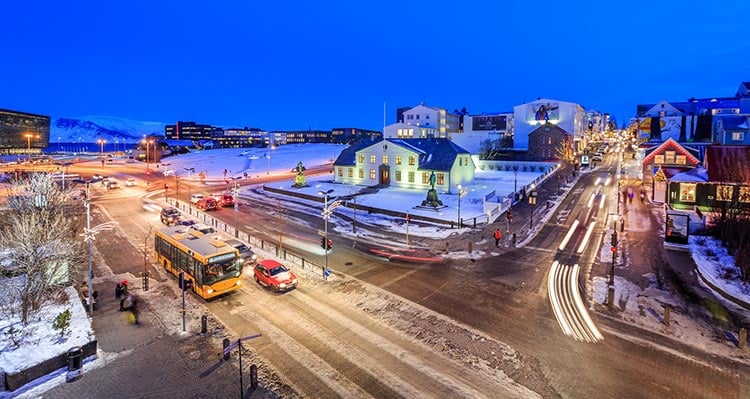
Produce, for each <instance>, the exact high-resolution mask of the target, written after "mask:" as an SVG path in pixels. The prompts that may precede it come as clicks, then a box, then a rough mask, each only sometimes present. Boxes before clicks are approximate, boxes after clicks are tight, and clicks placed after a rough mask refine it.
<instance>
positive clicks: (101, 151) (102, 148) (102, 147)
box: [96, 139, 107, 155]
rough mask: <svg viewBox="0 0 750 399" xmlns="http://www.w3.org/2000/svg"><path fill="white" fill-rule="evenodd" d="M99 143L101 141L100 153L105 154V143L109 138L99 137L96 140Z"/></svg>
mask: <svg viewBox="0 0 750 399" xmlns="http://www.w3.org/2000/svg"><path fill="white" fill-rule="evenodd" d="M96 142H97V143H99V155H104V143H106V142H107V140H104V139H99V140H96Z"/></svg>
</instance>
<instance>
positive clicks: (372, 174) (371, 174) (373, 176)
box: [370, 169, 375, 180]
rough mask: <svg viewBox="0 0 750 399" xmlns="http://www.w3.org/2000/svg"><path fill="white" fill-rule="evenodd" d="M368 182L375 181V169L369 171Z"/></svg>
mask: <svg viewBox="0 0 750 399" xmlns="http://www.w3.org/2000/svg"><path fill="white" fill-rule="evenodd" d="M370 180H375V169H370Z"/></svg>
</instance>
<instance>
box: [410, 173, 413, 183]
mask: <svg viewBox="0 0 750 399" xmlns="http://www.w3.org/2000/svg"><path fill="white" fill-rule="evenodd" d="M409 183H414V172H409Z"/></svg>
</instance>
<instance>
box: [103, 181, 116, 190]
mask: <svg viewBox="0 0 750 399" xmlns="http://www.w3.org/2000/svg"><path fill="white" fill-rule="evenodd" d="M105 187H107V190H114V189H116V188H120V185H119V184H117V182H116V181H108V182H107V184H106V185H105Z"/></svg>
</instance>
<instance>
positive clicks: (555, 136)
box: [526, 123, 573, 161]
mask: <svg viewBox="0 0 750 399" xmlns="http://www.w3.org/2000/svg"><path fill="white" fill-rule="evenodd" d="M572 151H573V136H572V135H571V134H570V133H568V132H566V131H565V130H563V129H562V128H561V127H560V126H557V125H553V124H551V123H545V124H544V125H541V126H539V127H538V128H536V129H535V130H534V131H532V132H531V133H529V150H528V152H527V153H526V155H527V159H528V160H530V161H559V160H560V159H562V158H565V157H566V156H570V155H572V154H570V153H571V152H572Z"/></svg>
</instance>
